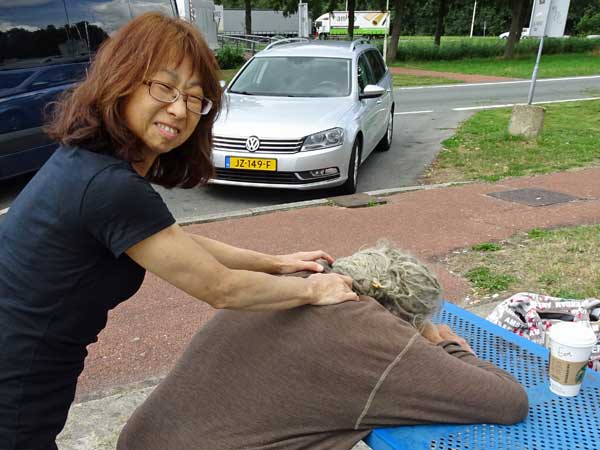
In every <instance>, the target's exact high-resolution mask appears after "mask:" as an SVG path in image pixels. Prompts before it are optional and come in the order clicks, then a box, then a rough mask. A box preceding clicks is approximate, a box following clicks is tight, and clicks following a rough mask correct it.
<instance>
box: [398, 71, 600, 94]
mask: <svg viewBox="0 0 600 450" xmlns="http://www.w3.org/2000/svg"><path fill="white" fill-rule="evenodd" d="M597 78H600V75H589V76H585V77H565V78H542V79H538V80H537V82H538V83H547V82H549V81H573V80H595V79H597ZM525 83H527V84H530V83H531V80H514V81H490V82H484V83H462V84H461V83H456V84H436V85H433V86H410V87H398V88H395V89H396V90H398V91H410V90H417V89H440V88H456V87H473V86H494V85H502V84H525Z"/></svg>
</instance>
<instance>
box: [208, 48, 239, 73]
mask: <svg viewBox="0 0 600 450" xmlns="http://www.w3.org/2000/svg"><path fill="white" fill-rule="evenodd" d="M215 56H216V57H217V61H218V62H219V67H220V68H221V69H235V68H237V67H240V66H241V65H242V64H244V50H243V49H241V48H236V47H233V46H229V45H225V46H223V47H221V48H220V49H219V50H217V52H216V55H215Z"/></svg>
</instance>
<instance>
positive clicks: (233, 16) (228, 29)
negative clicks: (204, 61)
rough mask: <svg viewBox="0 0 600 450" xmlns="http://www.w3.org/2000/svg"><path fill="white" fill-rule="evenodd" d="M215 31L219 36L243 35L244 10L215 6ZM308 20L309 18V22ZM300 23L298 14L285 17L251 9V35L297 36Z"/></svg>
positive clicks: (268, 11) (244, 25) (244, 32)
mask: <svg viewBox="0 0 600 450" xmlns="http://www.w3.org/2000/svg"><path fill="white" fill-rule="evenodd" d="M215 17H216V20H217V30H218V32H219V33H220V34H229V35H245V34H246V11H245V10H244V9H224V8H223V6H222V5H215ZM308 23H311V21H310V18H309V22H308ZM299 30H300V22H299V17H298V13H297V12H295V13H293V14H289V15H287V16H285V15H284V14H283V11H273V10H271V9H252V30H251V31H252V34H253V35H257V36H276V35H277V36H298V32H299Z"/></svg>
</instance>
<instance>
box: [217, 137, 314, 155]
mask: <svg viewBox="0 0 600 450" xmlns="http://www.w3.org/2000/svg"><path fill="white" fill-rule="evenodd" d="M246 139H247V138H234V137H226V136H214V137H213V148H214V149H215V150H223V151H231V150H235V151H238V152H248V150H246ZM303 141H304V139H261V140H260V147H259V148H258V150H256V152H253V153H297V152H299V151H300V149H301V148H302V142H303ZM248 153H250V152H248Z"/></svg>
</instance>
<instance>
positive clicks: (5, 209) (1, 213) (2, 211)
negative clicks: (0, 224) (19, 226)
mask: <svg viewBox="0 0 600 450" xmlns="http://www.w3.org/2000/svg"><path fill="white" fill-rule="evenodd" d="M7 212H8V208H4V209H0V216H2V215H4V214H6V213H7Z"/></svg>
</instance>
